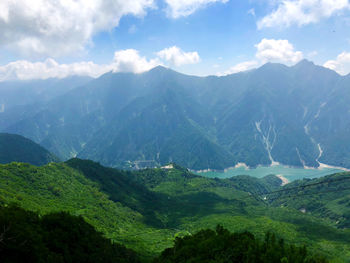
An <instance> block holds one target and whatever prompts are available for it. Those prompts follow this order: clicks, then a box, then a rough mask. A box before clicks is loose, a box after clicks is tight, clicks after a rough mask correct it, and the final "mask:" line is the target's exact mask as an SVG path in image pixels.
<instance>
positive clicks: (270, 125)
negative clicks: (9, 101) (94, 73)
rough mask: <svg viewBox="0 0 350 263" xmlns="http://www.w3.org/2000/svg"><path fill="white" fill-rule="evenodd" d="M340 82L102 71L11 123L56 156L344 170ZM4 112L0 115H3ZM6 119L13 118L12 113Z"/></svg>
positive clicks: (347, 142)
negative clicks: (279, 164)
mask: <svg viewBox="0 0 350 263" xmlns="http://www.w3.org/2000/svg"><path fill="white" fill-rule="evenodd" d="M349 99H350V78H349V77H348V76H344V77H343V76H340V75H338V74H337V73H336V72H334V71H332V70H329V69H326V68H324V67H321V66H316V65H314V64H313V63H312V62H310V61H306V60H303V61H301V62H299V63H298V64H296V65H295V66H292V67H287V66H285V65H282V64H273V63H268V64H265V65H263V66H262V67H260V68H258V69H255V70H250V71H247V72H241V73H237V74H232V75H228V76H223V77H216V76H209V77H196V76H188V75H184V74H181V73H177V72H175V71H173V70H170V69H166V68H163V67H156V68H154V69H152V70H150V71H148V72H145V73H142V74H132V73H107V74H105V75H103V76H101V77H100V78H98V79H94V80H91V81H90V82H88V83H87V84H86V85H82V86H80V87H77V88H74V89H72V90H70V91H68V92H67V93H66V94H64V95H62V96H57V97H55V98H53V99H52V100H50V101H49V102H48V103H46V104H45V105H44V106H43V107H42V108H41V109H40V111H35V108H32V109H30V110H28V112H31V111H32V112H33V114H27V116H28V117H27V118H22V119H18V120H16V121H13V124H11V125H9V126H7V127H4V128H3V131H6V132H12V133H18V134H22V135H24V136H27V137H28V138H31V139H32V140H34V141H35V142H38V143H40V144H41V145H43V146H44V147H46V148H47V149H49V150H50V151H51V152H53V153H55V154H56V155H58V156H59V157H61V158H62V159H68V158H70V157H75V156H78V157H80V158H87V159H92V160H95V161H99V162H101V163H102V164H104V165H107V166H112V167H123V168H127V167H135V166H137V165H138V164H139V163H140V162H145V163H147V164H148V165H150V164H151V165H163V164H166V163H168V162H172V161H174V162H176V163H179V164H180V165H182V166H185V167H188V168H191V169H196V170H200V169H207V168H211V169H224V168H227V167H232V166H234V165H235V164H237V163H239V162H244V163H246V164H247V165H249V166H257V165H259V164H260V165H270V164H275V163H282V164H285V165H292V166H312V167H318V166H319V165H320V163H327V164H330V165H334V166H341V167H346V168H350V152H349V151H348V149H350V132H349V131H350V118H349V117H350V116H349V115H350V105H349V104H348V101H349ZM10 117H11V114H10V113H9V114H7V115H6V114H3V115H0V123H1V119H2V118H10ZM14 119H15V117H14Z"/></svg>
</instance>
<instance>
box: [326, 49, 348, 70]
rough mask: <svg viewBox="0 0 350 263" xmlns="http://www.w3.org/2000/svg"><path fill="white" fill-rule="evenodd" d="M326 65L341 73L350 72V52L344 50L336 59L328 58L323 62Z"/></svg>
mask: <svg viewBox="0 0 350 263" xmlns="http://www.w3.org/2000/svg"><path fill="white" fill-rule="evenodd" d="M323 66H324V67H326V68H329V69H332V70H334V71H336V72H338V73H339V74H341V75H346V74H349V73H350V53H347V52H343V53H341V54H339V55H338V56H337V58H336V59H335V60H328V61H327V62H326V63H324V64H323Z"/></svg>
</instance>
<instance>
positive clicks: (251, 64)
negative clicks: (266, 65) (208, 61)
mask: <svg viewBox="0 0 350 263" xmlns="http://www.w3.org/2000/svg"><path fill="white" fill-rule="evenodd" d="M258 65H259V62H258V61H256V60H251V61H245V62H242V63H238V64H237V65H235V66H233V67H231V68H230V69H229V70H226V71H225V72H223V73H218V74H217V75H219V76H223V75H229V74H234V73H238V72H242V71H247V70H250V69H253V68H256V67H257V66H258Z"/></svg>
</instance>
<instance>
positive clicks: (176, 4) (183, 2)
mask: <svg viewBox="0 0 350 263" xmlns="http://www.w3.org/2000/svg"><path fill="white" fill-rule="evenodd" d="M228 1H229V0H165V2H166V3H167V4H168V8H167V13H168V16H170V17H172V18H179V17H181V16H188V15H191V14H193V13H194V12H195V11H196V10H197V9H199V8H204V7H206V6H207V5H209V4H212V3H217V2H220V3H227V2H228Z"/></svg>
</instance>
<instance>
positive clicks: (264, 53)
mask: <svg viewBox="0 0 350 263" xmlns="http://www.w3.org/2000/svg"><path fill="white" fill-rule="evenodd" d="M255 47H256V48H257V52H256V58H257V59H259V60H260V61H261V62H262V63H266V62H278V63H285V64H293V63H294V64H295V63H297V62H299V61H300V60H302V59H303V53H302V52H301V51H295V50H294V46H293V45H292V44H291V43H289V41H288V40H282V39H279V40H276V39H266V38H264V39H263V40H261V42H260V43H259V44H257V45H255Z"/></svg>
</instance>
